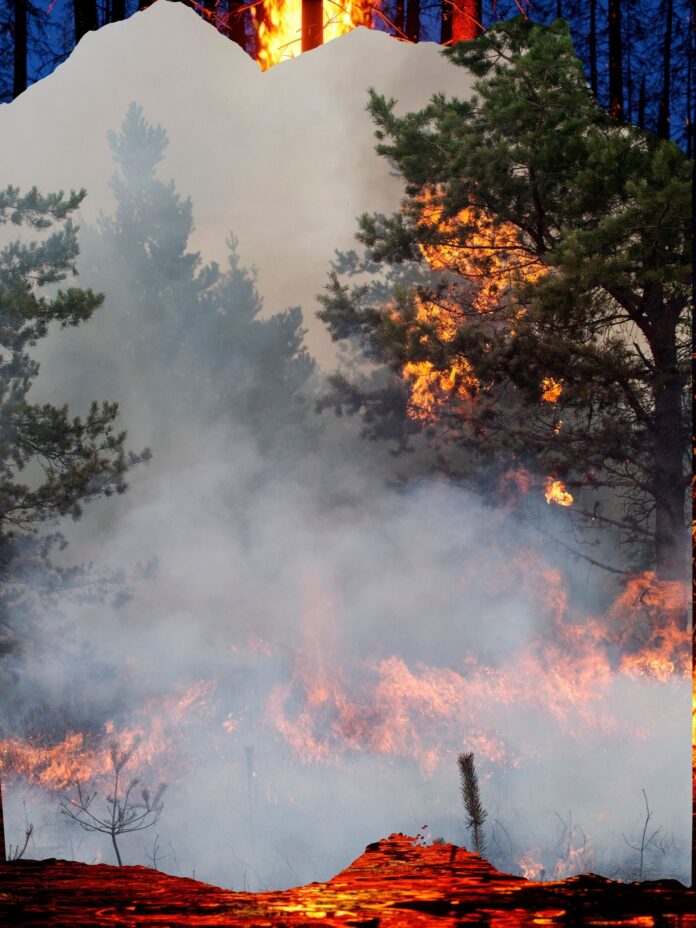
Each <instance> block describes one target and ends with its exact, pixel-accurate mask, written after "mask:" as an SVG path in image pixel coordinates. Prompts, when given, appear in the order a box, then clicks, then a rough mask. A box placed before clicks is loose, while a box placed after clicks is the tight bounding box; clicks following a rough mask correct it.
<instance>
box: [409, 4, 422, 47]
mask: <svg viewBox="0 0 696 928" xmlns="http://www.w3.org/2000/svg"><path fill="white" fill-rule="evenodd" d="M406 38H407V39H410V41H411V42H417V41H418V40H419V39H420V0H408V6H407V7H406Z"/></svg>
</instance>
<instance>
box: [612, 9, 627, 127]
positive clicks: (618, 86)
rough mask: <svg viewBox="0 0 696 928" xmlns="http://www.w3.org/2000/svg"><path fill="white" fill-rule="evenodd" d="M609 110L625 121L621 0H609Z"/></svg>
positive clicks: (618, 118)
mask: <svg viewBox="0 0 696 928" xmlns="http://www.w3.org/2000/svg"><path fill="white" fill-rule="evenodd" d="M609 112H610V113H611V115H612V116H613V117H614V119H616V120H618V121H619V122H623V118H624V99H623V41H622V35H621V0H609Z"/></svg>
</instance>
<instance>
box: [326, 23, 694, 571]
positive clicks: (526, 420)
mask: <svg viewBox="0 0 696 928" xmlns="http://www.w3.org/2000/svg"><path fill="white" fill-rule="evenodd" d="M443 53H444V54H445V55H446V56H447V57H448V58H449V60H450V61H451V62H452V63H453V64H455V65H459V66H464V67H467V68H469V69H470V70H471V71H472V72H473V73H474V74H475V75H476V76H477V78H478V80H477V82H476V84H475V90H476V94H477V95H476V96H475V97H474V98H472V99H471V100H469V101H462V100H458V99H451V100H450V99H446V98H445V97H444V96H438V97H435V98H433V100H432V101H431V103H430V104H429V105H428V106H427V107H426V108H425V109H423V110H422V111H420V112H417V113H409V114H406V115H405V116H397V115H396V113H395V111H394V106H395V101H393V100H390V101H387V100H385V99H384V98H383V97H381V96H379V95H378V94H377V93H375V92H374V91H373V92H371V96H370V103H369V110H370V112H371V114H372V117H373V120H374V122H375V124H376V125H377V130H378V131H377V137H378V138H379V139H380V144H379V145H378V148H377V150H378V152H379V153H380V154H381V155H383V156H384V157H387V158H389V159H390V161H391V162H392V163H393V164H394V165H395V166H396V167H397V168H398V170H399V171H400V173H401V175H402V177H403V179H404V181H405V185H406V198H405V199H404V201H403V203H402V207H401V210H400V211H399V213H397V214H396V215H394V216H392V217H391V218H388V217H385V216H382V215H374V216H370V215H364V216H362V217H361V219H360V232H359V234H358V239H359V240H360V241H361V242H363V244H364V245H365V246H366V248H367V257H368V261H366V262H365V263H364V264H363V266H362V270H365V269H372V270H373V271H374V269H375V264H374V263H373V264H370V262H377V264H382V265H386V266H387V267H388V268H390V274H392V276H394V275H397V274H398V273H400V274H401V277H402V280H401V283H400V285H399V286H398V287H397V288H395V289H394V290H393V291H392V292H391V295H390V296H389V297H388V298H387V299H386V301H385V299H384V283H383V281H382V282H380V285H379V286H377V285H376V286H374V287H370V286H363V287H359V288H352V289H351V288H349V287H347V286H345V285H344V284H343V283H342V282H341V281H340V279H339V278H338V276H337V274H333V275H332V278H331V282H330V284H329V286H328V288H327V289H328V293H327V294H325V295H324V296H323V297H322V298H321V300H322V303H323V309H322V310H321V311H320V312H319V316H320V318H321V319H323V320H324V321H325V322H326V324H327V325H328V327H329V329H330V332H331V335H332V337H333V338H334V340H344V339H347V340H350V341H352V343H353V344H357V346H358V348H359V351H360V352H362V354H363V356H364V357H365V358H366V359H367V360H368V361H369V362H371V363H372V365H373V368H374V366H375V365H376V367H377V375H378V376H377V375H373V376H372V377H371V378H367V379H365V380H363V382H362V383H361V382H358V381H356V379H355V378H352V377H342V376H337V377H335V378H334V380H333V392H332V394H331V396H330V397H329V398H328V402H330V403H332V404H333V405H335V407H336V408H337V410H338V411H342V410H346V411H348V412H351V413H356V412H359V413H361V414H362V415H363V418H364V421H365V424H366V431H367V433H368V434H369V435H370V436H371V437H385V436H387V437H391V438H395V439H397V440H399V441H400V442H401V443H402V445H404V444H407V443H408V441H409V437H410V436H411V435H412V434H413V433H414V432H417V431H427V432H428V434H429V435H430V437H431V438H433V439H435V440H436V441H437V442H438V443H439V445H440V447H441V448H445V447H448V448H450V449H452V448H458V449H463V450H464V452H465V454H466V455H467V456H468V461H466V459H465V463H468V467H469V471H468V474H469V476H471V477H472V479H474V478H475V477H476V475H477V474H481V473H482V472H483V473H485V475H486V480H487V483H488V486H489V487H490V486H491V485H496V484H497V482H498V481H499V480H500V477H501V475H502V474H503V473H504V472H505V471H506V470H507V471H508V472H509V471H510V470H511V469H512V470H514V471H515V472H516V473H517V475H518V476H520V478H521V477H522V476H524V475H525V474H529V473H532V474H539V475H540V478H541V481H542V483H545V484H546V491H547V500H548V501H549V502H556V503H560V504H561V505H565V506H567V507H570V506H571V505H572V503H573V494H572V493H571V492H570V490H576V491H580V492H582V494H583V499H584V501H585V505H583V506H580V507H576V508H575V509H573V511H574V512H577V518H578V519H586V520H587V521H588V522H591V524H599V523H602V524H604V525H609V526H612V527H613V528H616V529H618V530H619V532H620V533H621V538H622V540H623V541H624V542H627V543H629V544H631V545H632V550H634V551H636V552H637V556H636V562H637V563H636V566H641V567H647V566H650V565H651V564H655V565H656V567H657V573H658V576H659V577H660V578H661V579H663V580H665V579H679V578H682V577H683V576H684V573H685V569H686V556H685V555H686V540H687V534H686V529H685V502H686V500H685V497H686V489H687V485H688V470H687V452H688V440H689V434H690V426H689V415H688V390H687V386H688V371H689V362H688V357H689V348H688V346H689V337H688V336H689V312H688V309H689V282H690V278H691V265H690V248H691V233H690V202H691V167H690V164H689V162H688V160H687V158H686V157H685V156H684V155H683V154H682V152H681V151H680V150H679V149H678V148H677V147H676V146H675V145H673V144H671V143H669V142H666V141H661V140H658V139H657V138H655V137H654V136H652V135H650V134H649V133H645V132H642V131H640V130H637V129H633V128H629V127H622V126H618V125H617V124H616V123H615V122H614V121H613V120H612V119H611V118H610V116H609V115H608V114H607V113H605V112H604V111H603V110H601V109H600V108H599V107H598V106H597V105H596V104H595V102H594V101H593V99H592V96H591V93H590V91H589V88H588V87H587V84H586V82H585V79H584V77H583V73H582V68H581V66H580V62H579V61H578V60H577V58H576V57H575V56H574V54H573V49H572V44H571V41H570V37H569V35H568V31H567V27H566V26H565V24H563V23H562V22H560V21H559V22H557V23H555V24H554V25H553V26H551V27H548V28H547V27H541V26H534V25H532V24H530V23H529V22H527V21H526V20H525V19H523V18H518V19H516V20H513V21H511V22H508V23H505V24H501V25H497V26H495V27H493V28H491V29H490V30H489V32H488V33H486V34H485V35H482V36H480V37H478V38H477V39H474V40H472V41H471V42H468V43H463V44H460V45H458V46H456V47H454V48H451V49H446V50H445V51H444V52H443ZM409 268H413V269H416V270H417V271H419V273H420V278H421V279H420V281H419V282H418V283H417V284H415V285H414V284H413V283H412V278H411V282H409V280H408V275H407V273H406V270H408V269H409ZM412 277H413V274H412ZM404 281H405V282H404ZM387 371H391V376H386V372H387ZM461 460H462V459H461V456H460V458H459V461H457V463H460V462H461ZM484 464H487V465H488V466H487V467H483V466H482V465H484ZM450 466H451V464H450ZM460 472H462V473H464V474H466V471H465V470H463V468H462V470H461V471H460Z"/></svg>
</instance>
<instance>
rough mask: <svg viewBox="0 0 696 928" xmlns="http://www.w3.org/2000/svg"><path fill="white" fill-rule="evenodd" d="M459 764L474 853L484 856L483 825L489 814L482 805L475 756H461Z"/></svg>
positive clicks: (463, 798) (467, 823)
mask: <svg viewBox="0 0 696 928" xmlns="http://www.w3.org/2000/svg"><path fill="white" fill-rule="evenodd" d="M457 763H458V764H459V777H460V781H461V788H462V800H463V802H464V808H465V809H466V815H467V820H466V827H467V828H468V829H469V830H470V832H471V839H472V841H473V844H474V851H475V852H476V853H477V854H480V855H483V854H484V853H485V852H486V836H485V834H484V831H483V825H484V823H485V821H486V819H487V818H488V813H487V812H486V810H485V809H484V808H483V806H482V804H481V794H480V792H479V784H478V776H477V775H476V766H475V764H474V755H473V754H471V753H469V754H460V755H459V757H458V759H457Z"/></svg>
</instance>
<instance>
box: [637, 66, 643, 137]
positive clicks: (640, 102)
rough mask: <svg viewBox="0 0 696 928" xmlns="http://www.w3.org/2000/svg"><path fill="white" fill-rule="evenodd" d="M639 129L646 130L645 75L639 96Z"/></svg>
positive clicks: (641, 82)
mask: <svg viewBox="0 0 696 928" xmlns="http://www.w3.org/2000/svg"><path fill="white" fill-rule="evenodd" d="M638 128H639V129H645V74H644V75H643V76H642V77H641V79H640V92H639V94H638Z"/></svg>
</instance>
